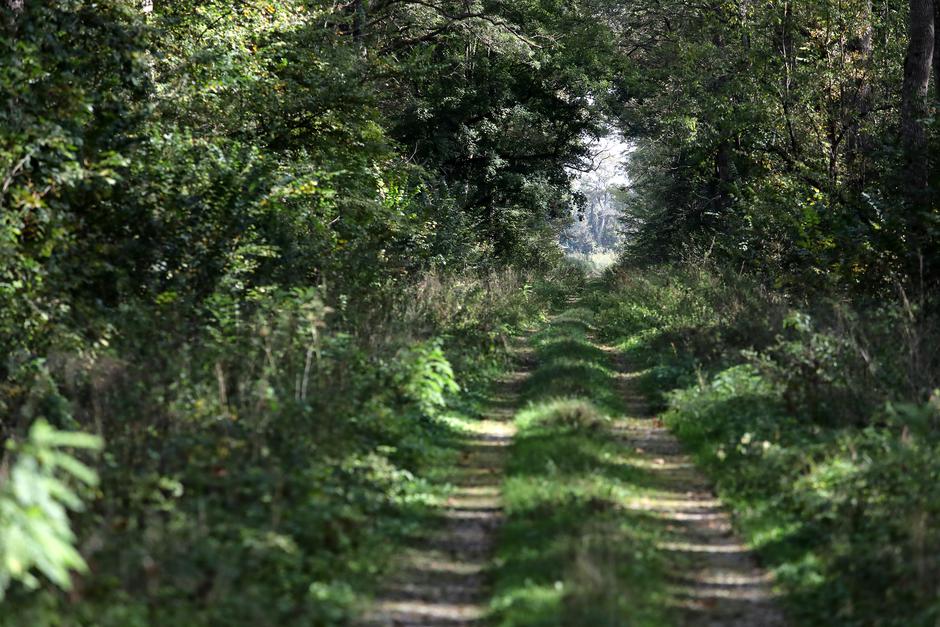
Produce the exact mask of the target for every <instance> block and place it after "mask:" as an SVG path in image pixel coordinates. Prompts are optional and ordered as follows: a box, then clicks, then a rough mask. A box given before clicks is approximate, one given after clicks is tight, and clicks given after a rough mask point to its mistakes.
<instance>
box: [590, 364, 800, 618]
mask: <svg viewBox="0 0 940 627" xmlns="http://www.w3.org/2000/svg"><path fill="white" fill-rule="evenodd" d="M600 348H602V349H603V350H604V351H605V352H606V353H607V354H608V355H610V361H611V363H612V364H613V365H614V366H615V369H616V371H617V373H618V375H617V379H618V387H619V390H618V391H619V393H620V395H621V397H622V398H623V399H624V401H625V405H626V408H627V416H626V417H624V418H622V419H620V420H617V421H616V422H615V423H614V425H613V426H612V430H613V431H614V432H615V434H616V435H617V436H618V437H619V438H620V439H622V441H623V442H624V443H625V445H626V446H628V447H630V449H631V450H632V451H633V453H634V455H635V462H634V463H636V464H637V465H640V466H642V467H644V468H645V469H646V470H648V471H649V474H650V477H651V480H652V483H653V487H654V488H655V491H654V492H653V496H650V497H647V498H642V499H637V500H636V501H635V502H634V503H632V504H631V508H632V509H635V510H638V511H642V512H644V513H646V514H648V515H649V516H651V517H652V518H654V519H655V520H657V521H658V522H659V523H660V524H661V525H662V530H663V537H664V538H665V540H664V541H663V542H661V543H660V545H659V547H658V548H659V549H660V550H661V551H662V552H664V554H665V556H666V562H667V564H668V565H669V570H670V571H671V573H672V574H671V576H670V577H669V584H670V585H669V594H670V597H671V602H672V604H673V605H674V607H675V609H676V611H677V613H678V618H679V619H680V624H682V625H685V626H688V627H731V626H734V627H751V626H753V627H781V626H783V625H786V624H787V623H786V620H785V618H784V615H783V613H782V611H781V610H780V608H779V606H778V603H777V600H776V596H775V594H774V590H773V583H774V582H773V577H772V575H771V573H770V572H768V571H767V570H765V569H763V568H761V567H760V565H759V563H758V561H757V559H756V557H755V555H754V554H753V553H752V552H751V550H750V549H749V548H748V547H747V546H746V545H745V544H744V542H743V541H742V539H741V538H740V536H738V534H737V533H735V531H734V529H733V525H732V519H731V515H730V514H729V512H728V511H727V509H726V508H725V507H724V506H723V505H722V503H721V501H720V500H719V499H718V498H717V497H716V496H715V493H714V490H713V489H712V486H711V484H710V482H709V481H708V480H707V479H706V477H705V476H704V475H703V474H702V472H701V471H700V470H699V469H698V468H697V467H696V466H695V464H694V463H693V461H692V459H691V458H690V457H689V456H688V455H687V454H685V453H684V452H683V450H682V447H681V445H680V443H679V441H678V440H677V439H676V437H675V436H674V435H673V434H672V433H671V432H670V431H669V429H668V428H667V427H666V426H665V425H664V424H663V423H662V421H660V420H659V419H658V418H656V417H655V416H652V415H651V414H650V412H649V407H648V404H647V402H646V399H645V398H644V397H643V395H642V394H640V393H639V392H638V390H637V384H636V379H635V374H634V373H632V372H631V370H630V368H629V367H628V364H626V363H625V360H624V358H623V356H622V355H621V354H620V351H619V350H617V349H615V348H613V347H610V346H600Z"/></svg>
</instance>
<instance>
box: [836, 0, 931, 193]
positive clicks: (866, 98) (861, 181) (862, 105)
mask: <svg viewBox="0 0 940 627" xmlns="http://www.w3.org/2000/svg"><path fill="white" fill-rule="evenodd" d="M934 2H935V4H936V6H940V2H937V0H934ZM862 20H863V25H862V28H861V29H860V31H859V32H858V33H857V35H856V37H854V38H853V39H852V40H851V41H850V42H849V46H848V49H849V51H850V52H854V53H856V54H857V55H858V57H859V62H858V63H857V64H855V66H854V67H853V70H854V72H855V75H856V78H855V80H854V86H855V92H854V95H853V97H852V98H850V99H849V100H850V102H847V103H846V108H847V109H848V112H847V115H848V117H849V118H850V119H851V120H850V122H849V126H848V129H847V132H846V137H845V150H846V155H845V160H846V165H847V170H848V172H849V175H850V177H851V178H850V180H849V185H850V186H851V187H852V188H853V189H854V191H855V192H856V193H861V192H862V190H863V189H864V188H865V183H866V181H867V179H868V163H867V160H866V157H867V156H868V153H869V152H870V150H871V138H870V137H869V136H868V134H867V133H866V132H865V131H864V130H863V127H864V124H865V122H866V118H867V117H868V114H869V113H870V112H871V109H872V88H871V83H869V81H868V78H869V73H870V72H871V68H872V64H873V60H872V35H873V29H872V3H871V0H867V2H865V4H864V6H863V14H862Z"/></svg>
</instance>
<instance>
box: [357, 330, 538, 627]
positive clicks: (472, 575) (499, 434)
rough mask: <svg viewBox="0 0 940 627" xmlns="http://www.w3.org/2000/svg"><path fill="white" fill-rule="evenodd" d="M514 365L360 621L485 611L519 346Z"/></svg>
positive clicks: (467, 617)
mask: <svg viewBox="0 0 940 627" xmlns="http://www.w3.org/2000/svg"><path fill="white" fill-rule="evenodd" d="M514 356H515V359H514V363H516V364H517V365H518V369H517V370H515V371H512V372H509V373H506V374H505V375H504V376H503V377H502V378H501V379H500V380H499V381H497V382H496V384H495V385H494V389H493V391H492V393H491V395H490V402H489V403H488V405H489V407H488V412H487V418H486V419H483V420H479V421H477V422H475V423H473V424H472V425H471V426H470V427H469V429H470V433H469V434H468V435H467V437H466V438H465V441H464V443H463V447H462V450H461V453H460V457H459V461H458V463H457V466H456V467H455V468H454V469H453V475H452V477H451V478H450V483H451V484H452V485H453V486H454V491H453V492H452V494H451V495H450V497H449V498H448V499H447V502H446V503H445V504H444V506H443V507H441V510H440V512H439V516H440V518H441V523H442V524H441V525H440V526H439V527H437V528H435V529H433V530H431V531H430V532H429V534H428V536H427V537H426V538H423V539H421V540H419V541H418V542H416V543H415V546H413V547H412V548H411V549H409V551H408V552H407V553H406V554H405V555H403V556H402V557H401V559H400V560H399V561H398V564H397V569H396V571H395V572H394V573H393V574H392V575H391V578H390V580H389V582H388V583H387V584H386V585H385V586H384V588H383V589H382V591H381V592H380V594H379V596H378V598H377V599H376V602H375V604H374V606H373V607H372V609H371V610H370V611H369V613H368V615H367V616H366V617H365V619H364V621H363V625H364V627H418V626H420V627H470V626H478V625H481V624H483V621H484V619H485V617H486V615H487V613H488V611H489V600H490V594H489V593H490V591H489V585H488V570H489V568H490V565H491V560H492V557H493V552H494V548H495V544H496V535H497V532H498V530H499V528H500V526H501V524H502V522H503V519H504V515H503V506H502V481H503V467H504V465H505V463H506V459H507V456H508V452H507V451H508V448H509V445H510V444H511V443H512V439H513V436H514V434H515V427H514V425H513V421H512V418H513V415H514V414H515V411H516V408H517V403H518V398H519V393H518V388H519V385H520V383H521V382H522V381H523V380H525V378H526V377H527V376H528V370H527V368H526V366H527V363H528V362H527V349H525V348H517V349H516V350H514Z"/></svg>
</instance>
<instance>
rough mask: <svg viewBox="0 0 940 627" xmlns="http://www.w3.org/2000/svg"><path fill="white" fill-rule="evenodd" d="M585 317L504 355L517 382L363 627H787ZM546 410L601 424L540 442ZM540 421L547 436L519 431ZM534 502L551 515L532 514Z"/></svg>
mask: <svg viewBox="0 0 940 627" xmlns="http://www.w3.org/2000/svg"><path fill="white" fill-rule="evenodd" d="M571 304H574V303H571ZM592 317H593V314H591V313H590V312H589V311H588V310H586V309H583V308H581V309H578V308H575V309H571V310H569V311H568V312H566V313H565V314H561V315H559V316H557V317H555V318H554V319H553V320H552V321H551V322H550V323H549V324H548V325H547V326H546V327H545V328H544V329H543V330H542V331H540V332H539V333H537V334H535V335H534V336H533V337H532V338H531V342H530V343H531V344H532V347H531V348H517V349H516V351H515V352H516V359H515V362H516V363H517V369H516V370H515V371H514V372H511V373H508V374H507V375H506V376H505V377H504V378H503V379H501V380H500V381H498V382H497V384H496V385H495V386H494V389H493V393H492V394H491V397H490V403H489V405H488V407H489V411H488V413H487V415H486V418H485V419H483V420H479V421H477V422H475V423H473V424H472V426H471V427H470V429H471V432H470V433H469V434H468V435H467V437H466V439H465V441H464V443H463V447H462V449H461V453H460V457H459V462H458V464H457V466H456V467H455V468H454V469H453V472H452V476H451V478H450V481H449V482H450V483H451V485H453V486H454V490H453V493H452V494H451V496H450V498H449V499H448V500H447V502H446V503H444V504H442V506H441V508H440V511H439V516H440V519H441V524H440V525H439V526H435V527H434V528H433V529H431V530H429V531H428V535H427V537H425V538H423V539H420V540H418V541H416V542H415V543H414V546H412V548H411V549H409V550H408V552H407V553H405V554H403V555H402V556H401V557H400V559H399V560H398V562H397V567H396V568H395V570H394V571H393V573H392V574H391V575H390V577H389V579H388V581H387V583H386V584H385V586H384V587H383V589H382V592H381V593H380V595H379V597H378V598H377V599H376V602H375V604H374V605H373V607H372V609H371V611H370V612H369V614H368V615H367V617H366V618H365V621H364V622H363V623H362V624H363V625H364V626H368V627H419V626H420V627H471V626H473V627H478V626H482V625H485V624H488V623H489V622H491V621H492V620H496V621H497V622H501V623H505V624H513V625H520V626H522V625H532V626H533V627H535V626H542V625H553V626H562V627H568V626H570V627H581V626H582V625H584V626H585V627H587V625H595V624H597V625H605V626H606V625H618V626H619V625H628V624H630V625H632V624H638V625H655V627H659V626H660V625H663V626H665V625H685V626H690V627H706V626H712V627H719V626H721V627H781V626H783V625H785V624H786V621H785V619H784V617H783V614H782V612H781V611H780V609H779V607H778V605H777V602H776V599H775V596H774V593H773V589H772V588H773V580H772V577H771V575H770V574H769V573H768V572H767V571H765V570H763V569H761V568H760V566H759V564H758V562H757V560H756V558H755V557H754V555H753V553H752V552H751V551H750V550H749V548H748V547H747V546H746V545H745V544H744V543H743V541H742V540H741V538H740V537H739V536H738V535H737V534H736V533H735V532H734V530H733V528H732V522H731V517H730V515H729V513H728V512H727V510H726V508H725V507H724V506H723V505H722V503H721V502H720V501H719V499H718V498H717V497H716V496H715V494H714V492H713V490H712V488H711V486H710V484H709V482H708V480H707V479H706V478H705V476H704V475H703V474H702V472H701V471H700V470H699V469H698V468H696V466H695V465H694V463H693V462H692V460H691V459H690V458H689V456H688V455H686V454H685V453H684V452H683V451H682V447H681V445H680V443H679V441H678V440H677V439H676V437H675V436H674V435H672V433H670V431H669V430H668V429H667V428H666V427H665V426H664V425H663V424H662V422H661V421H660V420H659V419H658V418H657V417H655V416H653V415H651V413H650V411H649V408H648V403H647V401H646V399H645V397H644V396H643V394H642V393H641V392H640V389H639V385H638V375H639V374H640V373H637V372H635V371H633V369H631V367H630V364H629V363H628V362H627V360H626V359H625V358H624V356H623V353H622V351H620V350H619V349H618V348H616V347H613V346H608V345H604V344H603V343H602V342H600V341H598V339H597V337H596V332H595V329H594V328H593V327H592V325H591V324H590V322H589V321H590V319H591V318H592ZM582 318H583V319H582ZM558 398H568V399H575V400H576V399H578V398H583V399H585V400H587V401H591V402H596V403H597V404H598V407H601V408H605V407H606V408H611V409H612V413H611V414H610V415H611V419H610V420H609V421H607V422H605V423H604V425H605V426H604V427H602V428H601V431H597V425H596V424H587V423H586V424H585V425H584V429H586V431H584V432H583V434H580V435H579V432H578V429H577V428H575V429H574V430H572V429H571V428H570V427H565V426H564V425H562V426H561V427H559V428H558V429H557V430H552V429H553V427H551V426H550V425H551V424H552V423H551V417H550V415H551V412H552V411H556V410H557V409H558V408H557V407H556V405H553V403H555V402H556V401H555V400H554V399H558ZM553 408H554V409H553ZM520 410H521V411H520ZM517 411H518V413H517ZM543 411H544V413H545V417H547V418H548V419H549V423H547V424H548V425H549V427H548V429H549V430H548V431H545V430H544V428H543V427H540V426H539V422H538V420H536V421H535V422H531V421H530V420H529V418H526V414H527V413H528V414H529V415H530V416H531V415H532V413H533V412H535V413H536V414H538V413H539V412H543ZM517 429H518V430H519V431H518V434H517ZM584 438H587V440H585V439H584ZM514 442H515V445H513V443H514ZM590 442H593V444H590ZM592 447H595V448H592ZM566 464H572V466H570V467H567V466H566ZM530 481H531V482H532V484H531V485H532V486H533V487H535V489H536V492H528V491H527V490H528V488H527V487H526V486H527V485H528V483H527V482H530ZM591 486H594V487H591ZM507 489H509V490H510V491H509V492H508V493H504V490H507ZM595 489H599V491H598V492H597V493H596V494H594V493H592V492H591V490H595ZM543 492H544V494H542V496H544V497H545V498H546V499H549V500H546V501H544V502H542V505H541V506H537V507H535V508H534V509H529V508H528V507H527V505H526V502H527V500H528V499H530V498H534V499H535V500H534V501H532V502H533V503H535V502H537V501H538V499H539V498H541V496H535V497H533V496H532V494H541V493H543ZM527 494H528V495H529V496H526V495H527ZM566 495H567V496H566ZM553 498H555V499H556V500H554V501H552V500H551V499H553ZM514 499H515V500H514ZM605 500H607V501H608V503H609V505H603V506H601V505H600V504H601V503H602V502H603V501H605ZM581 507H586V508H587V509H579V508H581ZM507 512H509V513H508V514H507ZM497 544H498V546H497ZM579 546H580V547H583V546H589V547H590V546H594V548H589V549H588V551H587V553H585V552H584V551H582V550H581V549H578V548H577V547H579ZM572 547H574V549H572ZM497 549H498V550H499V557H498V560H497V559H496V557H497V556H496V553H497ZM585 555H587V558H586V559H585ZM585 563H587V564H588V567H587V568H586V569H585V567H584V565H585ZM624 568H626V569H627V570H628V571H631V572H632V573H633V575H632V577H633V579H630V577H627V578H624V576H623V572H624ZM585 573H587V574H588V576H587V577H586V578H585ZM494 578H495V579H494ZM542 580H544V582H545V583H546V584H547V587H546V588H545V589H546V590H564V591H565V592H559V594H558V596H556V597H555V601H548V605H542V606H539V605H538V603H536V605H526V604H525V603H523V604H522V605H520V606H515V605H513V603H514V602H512V601H510V602H509V605H506V604H505V603H503V601H504V600H505V599H511V598H513V595H514V594H517V595H518V598H522V597H523V596H524V594H525V591H526V590H533V589H535V588H532V586H533V585H534V586H536V587H537V586H539V585H541V582H542ZM494 585H495V586H496V588H495V589H494ZM569 591H570V592H569ZM494 593H495V594H496V596H493V594H494ZM552 594H553V593H551V592H548V593H546V594H545V595H544V598H545V599H550V598H551V597H552ZM501 595H503V596H501ZM571 595H574V596H571ZM579 596H580V597H581V599H582V600H581V601H579V599H578V597H579ZM592 599H593V600H592ZM494 600H495V605H494ZM582 601H584V602H582ZM553 604H554V605H553ZM494 608H501V609H498V610H496V613H495V614H493V611H494ZM507 608H508V609H507ZM540 610H546V611H540ZM598 617H601V618H600V619H599V618H598ZM598 620H600V621H601V622H598Z"/></svg>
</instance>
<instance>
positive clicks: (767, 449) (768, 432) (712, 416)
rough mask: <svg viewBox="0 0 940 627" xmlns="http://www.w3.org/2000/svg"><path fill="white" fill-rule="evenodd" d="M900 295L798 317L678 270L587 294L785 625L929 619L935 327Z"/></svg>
mask: <svg viewBox="0 0 940 627" xmlns="http://www.w3.org/2000/svg"><path fill="white" fill-rule="evenodd" d="M899 294H900V296H899V298H898V299H897V301H896V302H895V303H894V304H888V305H885V304H882V305H879V306H877V307H875V306H867V305H866V304H865V303H850V302H849V301H847V300H846V299H844V298H840V299H836V298H828V299H821V298H818V297H817V298H815V299H813V300H812V301H811V302H810V301H807V302H800V301H798V300H797V299H795V298H793V297H787V296H786V295H783V294H781V293H779V292H775V291H773V290H767V289H764V288H762V287H761V286H760V285H758V284H756V283H754V282H751V281H749V280H748V279H747V278H745V277H740V276H738V275H735V274H725V273H720V272H718V271H717V270H713V269H711V270H710V269H703V268H687V267H663V268H658V269H657V268H653V269H644V270H637V271H633V270H630V269H618V270H616V271H613V272H610V273H608V275H607V276H606V277H605V279H604V284H603V286H601V287H600V288H599V289H598V290H596V291H595V292H594V296H593V302H594V303H595V305H596V306H597V308H598V316H597V325H598V327H599V329H600V331H601V332H602V333H603V334H604V335H605V336H606V337H608V338H609V339H610V340H612V341H616V342H617V343H618V344H619V346H620V347H621V348H622V350H623V351H624V352H625V353H626V354H627V355H628V358H629V359H631V360H632V361H633V363H635V364H637V365H639V366H641V367H643V368H644V369H645V370H644V374H643V384H644V386H645V388H646V391H647V392H648V393H649V396H650V397H651V398H652V399H653V400H654V401H656V402H657V403H659V404H660V405H661V406H662V407H663V409H664V413H663V414H662V416H663V418H664V419H665V421H666V422H667V423H668V424H669V425H670V426H671V427H672V429H673V430H674V431H675V432H676V433H677V434H678V436H679V437H680V438H681V439H682V440H683V441H684V442H685V444H686V445H687V446H688V447H689V448H690V449H691V450H692V451H693V452H694V453H695V454H696V456H697V458H698V461H699V463H700V464H701V465H702V466H703V467H704V468H705V469H706V470H707V471H708V472H709V473H710V475H711V476H712V477H713V479H714V480H715V481H716V483H717V486H718V488H719V490H720V493H721V496H722V497H723V499H724V500H726V501H727V502H728V503H730V504H731V506H732V508H733V510H734V513H735V516H736V519H737V522H738V524H739V526H740V528H741V529H742V530H743V532H744V533H745V534H746V536H747V538H748V539H749V541H750V543H751V544H752V545H753V546H754V547H755V549H756V550H757V552H758V554H759V556H760V557H761V559H762V560H763V561H764V562H765V563H766V564H767V565H768V566H769V567H771V568H772V569H773V571H774V572H775V574H776V578H777V582H778V584H779V586H780V588H781V589H782V590H783V592H784V593H785V599H786V603H787V606H788V609H789V613H790V615H791V617H792V619H793V620H794V622H796V623H797V624H808V625H827V626H828V625H876V624H877V625H898V626H901V625H935V624H936V622H937V620H938V617H940V602H938V601H937V599H938V598H940V594H938V593H940V589H938V587H937V581H938V579H940V578H938V576H940V560H938V555H940V525H938V524H937V521H938V519H940V518H938V516H940V488H938V486H940V482H938V480H937V479H938V478H940V462H938V460H940V401H938V398H940V396H938V393H937V392H936V389H937V387H938V385H940V368H938V361H937V359H938V358H937V352H936V350H935V349H936V347H937V345H938V342H937V340H938V332H937V329H938V326H937V319H936V318H935V317H932V316H931V314H930V313H929V311H930V307H931V303H930V302H929V301H926V300H925V301H921V302H912V300H911V299H908V298H907V297H906V295H905V293H904V292H903V290H900V289H899ZM932 305H933V306H935V305H936V303H933V304H932ZM931 347H932V349H931Z"/></svg>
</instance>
